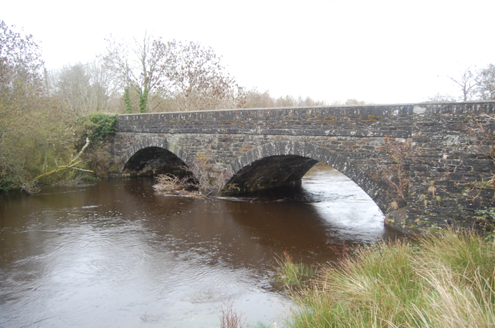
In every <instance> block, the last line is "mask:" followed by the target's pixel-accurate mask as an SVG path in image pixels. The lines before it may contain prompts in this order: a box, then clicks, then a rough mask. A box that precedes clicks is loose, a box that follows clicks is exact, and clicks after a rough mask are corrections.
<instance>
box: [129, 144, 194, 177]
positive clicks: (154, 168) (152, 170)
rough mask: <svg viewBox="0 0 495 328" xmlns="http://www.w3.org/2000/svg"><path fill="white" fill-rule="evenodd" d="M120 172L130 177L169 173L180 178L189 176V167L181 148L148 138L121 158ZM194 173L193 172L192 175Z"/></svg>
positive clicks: (132, 147) (131, 147)
mask: <svg viewBox="0 0 495 328" xmlns="http://www.w3.org/2000/svg"><path fill="white" fill-rule="evenodd" d="M122 162H123V163H124V164H123V166H122V168H121V172H122V173H123V174H129V175H131V176H142V175H155V174H165V173H170V174H173V175H176V176H178V177H179V178H182V177H184V176H186V175H190V172H188V170H189V171H192V170H193V168H191V169H188V170H186V169H184V167H187V168H189V167H190V165H188V163H187V157H186V153H185V152H184V151H183V150H182V148H181V147H179V146H177V145H176V144H174V143H171V142H169V141H168V140H167V139H165V138H157V137H149V138H144V139H141V140H139V141H137V142H136V143H134V144H132V145H131V146H130V147H129V148H128V149H127V150H126V152H125V153H124V155H123V156H122ZM194 173H195V172H193V174H194Z"/></svg>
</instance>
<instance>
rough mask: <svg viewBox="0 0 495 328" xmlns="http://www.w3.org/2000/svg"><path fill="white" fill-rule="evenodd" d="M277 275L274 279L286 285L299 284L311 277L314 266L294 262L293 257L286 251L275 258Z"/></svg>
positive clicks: (314, 269) (313, 272) (313, 273)
mask: <svg viewBox="0 0 495 328" xmlns="http://www.w3.org/2000/svg"><path fill="white" fill-rule="evenodd" d="M276 262H277V268H278V275H277V277H276V281H277V282H278V283H280V284H283V285H286V286H289V287H290V286H296V285H301V284H302V283H303V282H305V281H307V280H309V279H310V278H312V277H313V276H314V275H315V273H316V268H314V267H310V266H308V265H305V264H303V263H298V262H294V258H293V257H292V256H291V255H290V254H289V253H287V252H284V253H283V254H282V256H281V257H280V258H278V259H276Z"/></svg>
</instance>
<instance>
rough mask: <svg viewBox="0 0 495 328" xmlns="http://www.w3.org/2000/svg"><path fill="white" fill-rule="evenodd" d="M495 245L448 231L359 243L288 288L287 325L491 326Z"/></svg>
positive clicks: (493, 319) (494, 311)
mask: <svg viewBox="0 0 495 328" xmlns="http://www.w3.org/2000/svg"><path fill="white" fill-rule="evenodd" d="M494 274H495V243H494V241H493V240H492V241H489V240H485V239H483V238H481V237H479V236H477V235H475V234H474V233H466V234H463V235H461V234H456V233H454V232H452V231H450V232H445V233H441V234H431V235H427V236H425V237H424V238H423V239H422V240H421V241H420V242H419V243H415V244H411V243H409V242H407V241H398V242H395V243H391V244H386V243H379V244H378V245H375V246H372V247H366V246H365V247H361V248H359V249H358V250H357V251H356V254H355V255H352V256H347V257H345V258H344V259H343V260H341V261H340V263H339V264H338V265H337V266H326V267H324V268H322V269H320V272H319V275H318V277H317V278H316V279H315V280H313V282H312V284H311V286H309V287H307V288H302V289H300V290H297V291H294V292H293V293H292V297H293V299H294V300H295V301H296V303H297V304H298V305H299V308H298V309H297V310H295V311H294V313H293V317H292V318H291V320H290V322H289V326H291V327H449V328H450V327H494V326H495V293H494Z"/></svg>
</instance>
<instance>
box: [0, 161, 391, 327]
mask: <svg viewBox="0 0 495 328" xmlns="http://www.w3.org/2000/svg"><path fill="white" fill-rule="evenodd" d="M152 185H153V180H151V179H144V178H143V179H124V180H105V181H101V182H99V183H97V184H95V185H88V186H78V187H56V188H50V189H45V190H43V191H42V192H41V193H39V194H36V195H30V196H29V195H26V194H22V193H3V194H0V327H105V328H111V327H138V326H146V327H210V328H211V327H218V326H219V323H220V321H219V315H220V312H221V309H222V308H223V309H226V306H227V304H228V303H229V302H230V303H232V304H233V308H234V309H235V310H236V311H238V313H242V314H243V317H244V318H245V319H246V320H247V323H249V324H250V325H251V327H255V326H256V323H257V322H261V323H263V324H265V325H270V326H271V325H272V323H273V322H274V321H276V322H277V323H278V325H279V327H283V326H284V325H283V322H284V318H286V317H287V316H288V314H289V313H290V309H291V307H292V303H291V302H290V300H289V299H288V298H286V297H285V296H284V295H283V293H281V292H280V290H279V289H277V288H274V287H273V286H274V283H273V275H274V272H275V269H274V265H275V260H274V259H275V257H276V256H280V255H281V254H282V253H283V252H284V251H287V252H289V253H290V254H291V255H292V256H293V257H294V258H295V259H296V260H301V261H303V262H305V263H308V264H314V263H326V262H328V261H335V260H336V258H337V256H338V255H337V254H335V253H336V250H337V253H338V250H339V249H342V247H343V245H344V244H345V245H346V247H348V246H350V245H356V244H363V243H370V242H374V241H378V240H381V239H383V238H390V237H395V236H396V233H395V232H394V231H391V230H388V229H387V228H385V227H384V224H383V221H384V217H383V215H382V213H381V212H380V210H379V209H378V207H377V206H376V205H375V203H373V201H372V200H371V199H370V198H369V197H368V196H367V195H366V194H365V193H364V191H362V190H361V189H360V188H359V187H357V185H355V184H354V183H353V182H352V181H350V180H349V179H347V178H346V177H345V176H343V175H342V174H340V173H339V172H337V171H335V170H332V169H331V168H329V167H328V166H323V165H317V166H316V167H315V168H313V169H312V170H311V171H310V172H309V173H308V174H307V175H306V176H305V177H304V179H303V189H302V190H301V191H299V192H298V193H295V194H294V193H291V194H284V193H275V194H274V193H271V194H267V193H265V194H258V195H253V196H250V197H243V198H217V199H209V198H208V199H198V198H186V197H176V196H165V195H158V194H155V192H154V190H153V188H152Z"/></svg>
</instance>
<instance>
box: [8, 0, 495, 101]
mask: <svg viewBox="0 0 495 328" xmlns="http://www.w3.org/2000/svg"><path fill="white" fill-rule="evenodd" d="M494 12H495V1H494V0H469V1H456V0H450V1H436V0H429V1H423V0H414V1H400V0H393V1H381V0H380V1H372V0H366V1H364V0H363V1H361V0H329V1H311V0H305V1H290V0H284V1H279V0H274V1H270V0H250V1H244V0H243V1H235V0H230V1H219V0H218V1H217V0H209V1H205V0H203V1H187V0H173V1H169V0H165V1H147V0H140V1H122V0H120V1H113V0H112V1H107V0H99V1H93V0H86V1H74V0H72V1H67V0H65V1H55V0H37V1H24V0H16V1H4V2H3V4H2V6H1V14H0V20H4V21H5V23H6V24H7V25H16V26H17V28H18V29H20V28H23V30H24V32H25V33H27V34H33V36H34V37H35V39H36V40H38V41H41V45H42V49H43V59H44V60H45V62H46V66H47V68H48V69H57V68H61V67H63V66H66V65H69V64H75V63H77V62H83V63H84V62H87V61H91V60H92V59H93V58H94V57H95V56H96V55H97V54H98V53H101V52H102V51H103V50H104V48H105V43H104V38H105V37H106V36H108V35H110V34H112V35H114V36H117V37H128V38H130V39H132V38H138V39H142V37H143V35H144V33H145V32H147V33H148V34H153V35H155V36H160V37H162V38H163V39H164V40H171V39H177V40H188V41H198V42H201V43H202V44H204V45H207V46H211V47H212V48H213V49H214V50H215V52H216V53H217V54H219V55H222V56H223V58H222V60H223V64H224V65H225V66H227V69H228V71H229V73H230V74H231V75H233V76H235V77H236V78H237V80H238V81H239V82H240V84H241V85H243V86H245V87H247V88H249V89H250V88H253V87H257V88H258V90H260V91H265V90H269V91H270V94H271V95H272V96H275V97H278V96H281V95H287V94H290V95H293V96H296V97H297V96H303V97H305V96H310V97H312V98H313V99H319V100H325V101H328V102H333V101H345V100H346V99H348V98H357V99H359V100H364V101H367V102H373V103H407V102H419V101H424V100H427V98H428V97H429V96H433V95H435V94H436V93H453V92H455V91H454V90H453V84H452V83H451V82H450V81H449V79H448V78H447V77H448V76H454V77H455V76H459V75H460V74H461V73H462V72H463V70H465V69H466V68H467V67H469V66H476V67H478V68H479V67H483V66H486V65H487V64H488V63H494V64H495V42H494V36H493V31H494V30H495V26H494V18H493V17H494V16H493V14H494Z"/></svg>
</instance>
